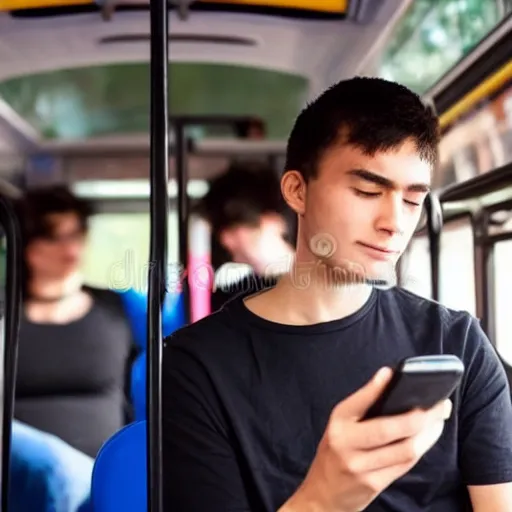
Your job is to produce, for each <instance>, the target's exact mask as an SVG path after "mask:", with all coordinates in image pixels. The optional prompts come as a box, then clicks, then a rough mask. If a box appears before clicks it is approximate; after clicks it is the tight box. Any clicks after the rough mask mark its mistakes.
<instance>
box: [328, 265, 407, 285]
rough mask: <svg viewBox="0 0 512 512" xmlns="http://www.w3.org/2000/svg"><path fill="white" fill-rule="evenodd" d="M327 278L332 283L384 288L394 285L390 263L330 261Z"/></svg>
mask: <svg viewBox="0 0 512 512" xmlns="http://www.w3.org/2000/svg"><path fill="white" fill-rule="evenodd" d="M329 276H330V278H331V281H332V282H333V283H340V284H342V283H345V284H346V283H353V284H358V283H360V284H371V285H377V286H384V287H386V286H387V287H392V286H395V285H396V282H397V278H396V271H395V265H394V264H393V263H392V262H389V263H388V262H386V263H383V262H379V263H375V262H371V263H368V262H361V261H355V260H348V259H340V260H338V261H336V262H334V261H331V262H330V265H329Z"/></svg>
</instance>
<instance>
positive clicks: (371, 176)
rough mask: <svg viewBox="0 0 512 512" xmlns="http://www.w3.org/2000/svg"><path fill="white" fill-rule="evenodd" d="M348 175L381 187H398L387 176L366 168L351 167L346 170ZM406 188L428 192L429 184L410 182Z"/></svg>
mask: <svg viewBox="0 0 512 512" xmlns="http://www.w3.org/2000/svg"><path fill="white" fill-rule="evenodd" d="M347 174H349V175H350V176H354V177H356V178H360V179H363V180H365V181H369V182H371V183H374V184H376V185H380V186H381V187H385V188H388V189H397V188H400V187H399V186H398V184H397V183H395V182H394V181H392V180H390V179H389V178H385V177H384V176H381V175H380V174H376V173H374V172H372V171H368V170H366V169H352V170H350V171H348V173H347ZM407 190H408V191H409V192H424V193H428V192H430V186H429V184H428V183H411V184H410V185H408V186H407Z"/></svg>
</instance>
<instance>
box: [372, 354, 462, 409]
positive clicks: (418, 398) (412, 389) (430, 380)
mask: <svg viewBox="0 0 512 512" xmlns="http://www.w3.org/2000/svg"><path fill="white" fill-rule="evenodd" d="M463 373H464V364H463V362H462V361H461V360H460V359H459V358H458V357H456V356H453V355H432V356H420V357H410V358H407V359H404V360H402V361H401V362H400V363H399V365H398V366H397V368H396V369H395V372H394V374H393V377H392V378H391V381H390V383H389V384H388V386H387V387H386V389H385V390H384V392H383V393H382V395H381V396H380V398H379V399H377V401H376V402H375V403H374V404H373V405H372V406H371V407H370V409H369V410H368V411H367V413H366V415H365V418H364V419H370V418H375V417H378V416H391V415H394V414H402V413H405V412H408V411H410V410H412V409H430V408H431V407H432V406H434V405H435V404H436V403H438V402H440V401H442V400H445V399H447V398H449V397H450V396H451V394H452V393H453V392H454V391H455V389H456V388H457V386H458V385H459V383H460V381H461V379H462V375H463Z"/></svg>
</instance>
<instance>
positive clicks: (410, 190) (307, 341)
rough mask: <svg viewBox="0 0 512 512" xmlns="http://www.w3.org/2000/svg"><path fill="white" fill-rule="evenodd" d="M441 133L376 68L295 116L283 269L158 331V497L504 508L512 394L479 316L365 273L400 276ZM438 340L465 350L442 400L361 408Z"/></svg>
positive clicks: (322, 511) (226, 503) (211, 506)
mask: <svg viewBox="0 0 512 512" xmlns="http://www.w3.org/2000/svg"><path fill="white" fill-rule="evenodd" d="M438 140H439V135H438V122H437V119H436V117H435V116H434V115H433V113H432V112H431V111H430V110H429V109H428V108H426V107H425V106H424V105H423V104H422V102H421V101H420V99H419V98H418V97H417V96H416V95H415V94H413V93H412V92H410V91H409V90H408V89H406V88H404V87H402V86H400V85H397V84H394V83H390V82H386V81H383V80H380V79H369V78H355V79H352V80H348V81H344V82H340V83H338V84H337V85H335V86H333V87H332V88H331V89H329V90H328V91H326V92H325V93H324V94H323V95H322V96H321V97H320V98H318V99H317V100H316V101H315V102H313V103H312V104H311V105H309V106H308V107H307V108H306V109H305V110H304V111H303V112H302V113H301V114H300V116H299V117H298V119H297V121H296V124H295V127H294V128H293V131H292V133H291V136H290V139H289V143H288V150H287V165H286V172H285V173H284V175H283V177H282V182H281V188H282V193H283V195H284V198H285V199H286V201H287V203H288V204H289V205H290V207H291V208H292V209H293V210H294V211H295V212H296V213H297V216H298V240H297V247H296V259H295V265H294V269H292V271H291V272H290V274H289V275H287V276H286V277H283V278H282V279H280V281H279V283H278V284H277V285H276V286H275V287H274V288H272V289H270V290H268V291H265V292H263V293H259V294H256V295H253V296H251V297H248V298H246V299H240V300H236V299H235V300H234V301H232V302H231V303H230V304H228V305H226V306H225V307H224V308H223V309H222V310H221V311H219V312H217V313H216V314H213V315H211V316H210V317H208V318H206V319H204V320H203V321H200V322H198V323H196V324H194V325H192V326H189V327H186V328H184V329H182V330H181V331H177V332H176V333H175V334H174V335H173V336H171V337H170V338H168V339H167V341H166V344H165V350H164V367H163V384H164V396H163V414H164V425H163V435H164V447H163V456H164V478H165V509H166V510H168V511H173V512H174V511H180V512H181V511H187V512H196V511H197V512H199V511H203V510H208V511H209V512H234V511H237V512H241V511H247V512H248V511H250V512H260V511H261V512H276V511H279V512H356V511H361V510H366V511H368V512H385V511H386V512H388V511H391V510H392V511H394V512H419V511H425V510H432V511H435V512H458V511H463V510H467V509H468V508H469V509H471V508H472V510H473V511H475V512H487V511H491V510H492V511H493V512H506V511H510V510H512V488H511V484H510V482H512V428H511V425H512V407H511V400H510V394H509V389H508V385H507V381H506V378H505V374H504V371H503V369H502V367H501V366H500V363H499V361H498V359H497V357H496V354H495V352H494V350H493V348H492V346H491V344H490V342H489V341H488V340H487V338H486V337H485V335H484V333H483V332H482V330H481V329H480V326H479V324H478V321H477V320H475V319H474V318H473V317H471V316H470V315H469V314H467V313H465V312H458V311H453V310H450V309H447V308H445V307H443V306H442V305H440V304H437V303H435V302H432V301H428V300H425V299H423V298H420V297H418V296H416V295H414V294H411V293H409V292H407V291H404V290H401V289H398V288H396V287H388V289H386V290H383V289H377V288H376V287H375V286H374V285H372V284H371V283H374V282H375V281H376V280H377V281H381V280H386V281H388V282H390V283H391V284H392V283H393V277H392V274H393V268H394V266H395V265H396V262H397V260H398V258H399V257H400V255H401V254H402V253H403V251H404V249H405V248H406V246H407V244H408V242H409V240H410V239H411V236H412V234H413V232H414V229H415V226H416V224H417V222H418V219H419V218H420V213H421V210H422V205H423V202H424V200H425V196H426V195H427V193H428V191H429V184H430V182H431V176H432V173H433V172H434V169H435V167H436V160H437V145H438ZM443 353H444V354H455V355H457V356H458V357H460V358H461V359H462V361H463V362H464V365H465V373H464V377H463V380H462V382H461V385H460V386H459V388H458V389H457V390H456V392H454V394H453V395H452V396H451V401H446V402H441V403H439V404H437V405H436V406H434V407H433V408H432V409H430V410H427V411H420V410H414V411H411V412H408V413H405V414H400V415H397V416H393V417H380V418H376V419H371V420H364V419H363V417H364V414H365V412H366V411H367V410H368V408H369V407H370V406H371V404H372V403H374V402H375V400H376V399H377V398H378V397H379V395H380V394H381V393H382V391H383V389H384V388H385V386H386V384H387V383H388V382H389V379H390V374H391V372H390V370H389V367H394V366H395V365H396V364H397V362H398V361H400V360H401V359H403V358H405V357H411V356H416V355H425V354H443ZM379 369H381V371H378V370H379Z"/></svg>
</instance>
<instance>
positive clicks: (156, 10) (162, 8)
mask: <svg viewBox="0 0 512 512" xmlns="http://www.w3.org/2000/svg"><path fill="white" fill-rule="evenodd" d="M150 9H151V93H150V94H151V128H150V130H151V132H150V135H151V149H150V151H151V169H150V185H151V188H150V214H151V215H150V219H151V221H150V222H151V228H150V229H151V246H150V265H149V275H148V279H149V290H148V322H147V329H148V331H147V335H148V337H147V351H148V353H147V376H146V378H147V408H148V411H147V447H148V450H147V470H148V471H147V474H148V482H147V484H148V485H147V489H148V511H149V512H163V492H162V489H163V487H162V357H163V343H162V341H163V340H162V305H163V301H164V298H165V291H166V284H167V272H166V270H167V232H168V231H167V223H168V209H169V198H168V191H167V186H168V185H167V184H168V169H169V145H168V140H169V112H168V104H167V101H168V98H167V92H168V91H167V69H168V55H167V53H168V12H167V0H151V3H150Z"/></svg>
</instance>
